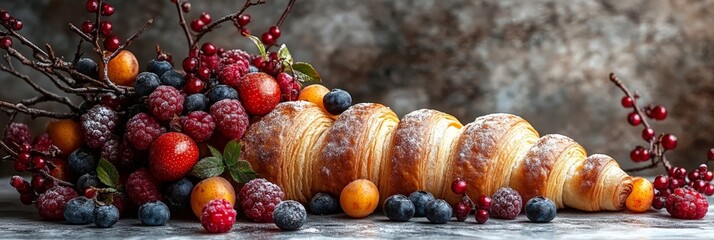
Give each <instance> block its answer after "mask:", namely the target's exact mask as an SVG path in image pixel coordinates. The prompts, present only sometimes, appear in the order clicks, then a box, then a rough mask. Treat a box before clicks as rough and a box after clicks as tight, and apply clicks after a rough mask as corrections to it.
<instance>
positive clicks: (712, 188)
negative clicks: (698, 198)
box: [704, 183, 714, 196]
mask: <svg viewBox="0 0 714 240" xmlns="http://www.w3.org/2000/svg"><path fill="white" fill-rule="evenodd" d="M704 195H707V196H711V195H714V185H712V184H711V183H707V185H706V187H704Z"/></svg>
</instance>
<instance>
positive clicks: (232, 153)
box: [223, 140, 241, 167]
mask: <svg viewBox="0 0 714 240" xmlns="http://www.w3.org/2000/svg"><path fill="white" fill-rule="evenodd" d="M240 148H241V146H240V142H238V141H237V140H231V141H230V142H228V143H227V144H226V147H225V148H224V149H223V161H226V165H227V166H229V167H230V165H229V164H228V161H238V158H240Z"/></svg>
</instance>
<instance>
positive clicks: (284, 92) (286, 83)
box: [275, 72, 300, 101]
mask: <svg viewBox="0 0 714 240" xmlns="http://www.w3.org/2000/svg"><path fill="white" fill-rule="evenodd" d="M275 80H276V81H277V82H278V86H280V99H281V100H282V101H295V100H297V98H298V94H300V84H299V83H298V82H297V81H295V80H294V79H293V76H290V74H287V73H284V72H282V73H279V74H278V77H277V78H276V79H275Z"/></svg>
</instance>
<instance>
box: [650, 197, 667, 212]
mask: <svg viewBox="0 0 714 240" xmlns="http://www.w3.org/2000/svg"><path fill="white" fill-rule="evenodd" d="M666 202H667V198H666V197H662V196H660V197H655V198H654V199H653V200H652V208H654V209H657V210H660V209H662V208H663V207H664V205H665V203H666Z"/></svg>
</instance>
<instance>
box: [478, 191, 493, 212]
mask: <svg viewBox="0 0 714 240" xmlns="http://www.w3.org/2000/svg"><path fill="white" fill-rule="evenodd" d="M491 203H493V200H492V199H491V197H489V196H486V195H481V196H479V197H478V201H477V202H476V208H477V209H481V210H485V211H490V210H491Z"/></svg>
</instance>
